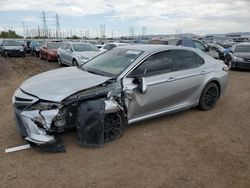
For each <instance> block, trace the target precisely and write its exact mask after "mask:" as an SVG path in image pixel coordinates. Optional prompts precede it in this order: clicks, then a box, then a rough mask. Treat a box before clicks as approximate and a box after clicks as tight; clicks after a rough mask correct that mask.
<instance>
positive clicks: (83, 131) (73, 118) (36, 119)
mask: <svg viewBox="0 0 250 188" xmlns="http://www.w3.org/2000/svg"><path fill="white" fill-rule="evenodd" d="M17 95H18V97H17ZM42 103H43V102H41V101H40V100H39V99H37V98H35V97H33V96H30V95H27V94H25V93H23V92H22V91H20V90H18V91H17V92H16V93H15V95H14V97H13V104H14V110H15V116H16V125H17V128H18V130H19V132H20V134H21V135H22V136H23V137H24V138H25V139H26V140H27V141H30V142H32V143H35V144H37V145H47V144H53V143H54V142H56V139H55V136H54V135H53V133H55V132H62V131H64V130H66V129H68V128H71V127H77V131H78V133H77V134H78V141H79V144H80V145H82V146H97V145H102V144H103V143H104V142H105V141H104V117H105V114H110V113H116V112H118V111H121V107H120V106H119V104H118V103H117V102H116V101H114V100H112V99H110V100H106V99H98V100H85V101H79V102H74V103H72V104H70V105H67V106H62V105H58V106H60V107H58V106H53V108H51V106H50V108H49V109H45V107H43V108H42V106H43V105H41V104H42ZM52 104H53V103H52ZM37 105H38V106H39V109H38V106H37ZM34 106H35V107H34ZM47 106H49V105H46V107H47Z"/></svg>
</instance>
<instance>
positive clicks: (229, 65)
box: [227, 61, 233, 70]
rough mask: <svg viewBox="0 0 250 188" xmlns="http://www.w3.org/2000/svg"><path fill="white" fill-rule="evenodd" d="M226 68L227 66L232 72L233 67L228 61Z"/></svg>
mask: <svg viewBox="0 0 250 188" xmlns="http://www.w3.org/2000/svg"><path fill="white" fill-rule="evenodd" d="M227 66H228V68H229V70H232V69H233V67H232V61H229V62H228V65H227Z"/></svg>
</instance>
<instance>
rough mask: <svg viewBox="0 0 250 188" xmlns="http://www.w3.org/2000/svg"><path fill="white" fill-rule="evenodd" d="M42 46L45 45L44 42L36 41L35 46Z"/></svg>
mask: <svg viewBox="0 0 250 188" xmlns="http://www.w3.org/2000/svg"><path fill="white" fill-rule="evenodd" d="M42 44H43V41H35V42H34V43H33V45H34V46H42Z"/></svg>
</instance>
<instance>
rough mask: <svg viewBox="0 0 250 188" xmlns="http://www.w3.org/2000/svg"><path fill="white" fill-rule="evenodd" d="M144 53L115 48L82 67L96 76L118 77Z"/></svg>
mask: <svg viewBox="0 0 250 188" xmlns="http://www.w3.org/2000/svg"><path fill="white" fill-rule="evenodd" d="M142 53H143V51H140V50H129V49H124V48H114V49H113V50H110V51H108V52H106V53H103V54H101V55H99V56H97V57H95V58H93V59H91V60H90V61H88V62H87V63H86V64H84V65H82V68H83V69H84V70H86V71H89V72H93V73H95V74H101V75H104V76H109V77H117V76H119V75H120V74H121V73H122V72H123V71H124V70H125V69H126V68H127V67H128V66H129V65H131V63H133V62H134V61H135V60H136V59H137V58H138V57H139V56H140V55H141V54H142Z"/></svg>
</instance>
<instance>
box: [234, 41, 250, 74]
mask: <svg viewBox="0 0 250 188" xmlns="http://www.w3.org/2000/svg"><path fill="white" fill-rule="evenodd" d="M230 52H231V53H232V54H233V57H232V61H231V62H230V64H229V68H231V69H236V68H241V69H250V43H249V42H246V43H238V44H236V45H234V46H233V47H232V48H231V49H230Z"/></svg>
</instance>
